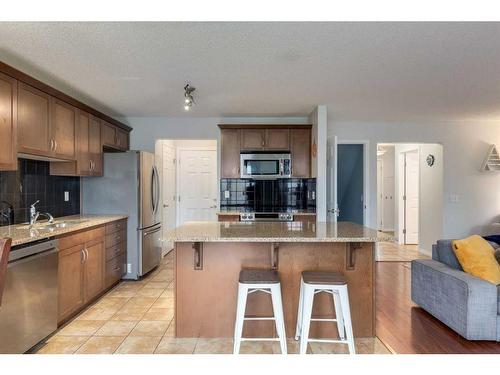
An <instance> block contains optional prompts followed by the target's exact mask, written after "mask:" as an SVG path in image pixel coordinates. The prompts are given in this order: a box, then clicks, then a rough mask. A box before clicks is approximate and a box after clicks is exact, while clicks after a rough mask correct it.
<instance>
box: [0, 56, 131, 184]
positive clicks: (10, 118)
mask: <svg viewBox="0 0 500 375" xmlns="http://www.w3.org/2000/svg"><path fill="white" fill-rule="evenodd" d="M104 119H107V121H105V120H104ZM131 130H132V129H131V128H130V127H128V126H126V125H124V124H122V123H120V122H118V121H116V120H114V119H111V118H109V117H108V116H106V115H104V114H102V113H101V112H99V111H96V110H95V109H93V108H90V107H89V106H87V105H86V104H83V103H81V102H79V101H77V100H76V99H73V98H71V97H70V96H68V95H66V94H64V93H62V92H60V91H58V90H56V89H54V88H53V87H50V86H48V85H46V84H44V83H42V82H40V81H38V80H36V79H34V78H33V77H30V76H28V75H27V74H25V73H23V72H20V71H19V70H17V69H15V68H13V67H11V66H9V65H6V64H4V63H2V62H0V171H2V170H15V169H17V157H23V158H36V159H40V158H41V159H42V160H49V161H50V162H51V167H50V171H51V173H52V174H55V175H71V176H75V175H76V176H102V171H103V165H102V153H103V147H105V148H106V149H107V150H108V151H126V150H128V148H129V132H130V131H131Z"/></svg>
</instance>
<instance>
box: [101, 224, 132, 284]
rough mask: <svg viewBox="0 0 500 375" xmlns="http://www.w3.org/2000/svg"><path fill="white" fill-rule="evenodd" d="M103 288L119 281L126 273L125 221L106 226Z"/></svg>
mask: <svg viewBox="0 0 500 375" xmlns="http://www.w3.org/2000/svg"><path fill="white" fill-rule="evenodd" d="M105 245H106V256H105V258H106V266H105V281H104V282H105V286H106V288H108V287H109V286H111V285H113V284H114V283H116V282H117V281H118V280H120V279H121V278H122V277H123V275H125V274H126V273H127V221H126V220H120V221H116V222H113V223H109V224H106V240H105Z"/></svg>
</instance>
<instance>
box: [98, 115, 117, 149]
mask: <svg viewBox="0 0 500 375" xmlns="http://www.w3.org/2000/svg"><path fill="white" fill-rule="evenodd" d="M101 141H102V145H103V146H108V147H116V127H115V126H113V125H111V124H110V123H108V122H106V121H103V122H102V124H101Z"/></svg>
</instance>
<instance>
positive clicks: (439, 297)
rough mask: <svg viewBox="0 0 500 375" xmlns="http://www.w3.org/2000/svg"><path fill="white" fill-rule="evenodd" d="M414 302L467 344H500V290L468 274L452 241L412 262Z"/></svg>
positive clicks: (438, 244) (412, 295)
mask: <svg viewBox="0 0 500 375" xmlns="http://www.w3.org/2000/svg"><path fill="white" fill-rule="evenodd" d="M411 299H412V300H413V302H415V303H416V304H418V305H419V306H420V307H422V308H423V309H424V310H425V311H427V312H428V313H429V314H431V315H433V316H434V317H436V318H437V319H439V320H440V321H441V322H443V323H444V324H446V325H447V326H448V327H450V328H451V329H453V330H454V331H456V332H457V333H459V334H460V335H461V336H463V337H465V338H466V339H468V340H493V341H500V315H499V314H500V286H497V285H494V284H492V283H489V282H487V281H484V280H481V279H479V278H477V277H474V276H471V275H469V274H468V273H465V272H464V271H463V269H462V267H461V266H460V263H458V260H457V258H456V256H455V253H454V252H453V249H452V247H451V240H441V241H438V242H437V244H435V245H433V247H432V259H419V260H414V261H413V262H412V264H411Z"/></svg>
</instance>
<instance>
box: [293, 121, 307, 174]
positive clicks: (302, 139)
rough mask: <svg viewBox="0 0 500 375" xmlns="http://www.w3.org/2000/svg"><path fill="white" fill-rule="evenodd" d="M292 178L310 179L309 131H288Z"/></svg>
mask: <svg viewBox="0 0 500 375" xmlns="http://www.w3.org/2000/svg"><path fill="white" fill-rule="evenodd" d="M290 138H291V140H290V152H291V156H292V177H305V178H308V177H311V130H310V129H291V130H290Z"/></svg>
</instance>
